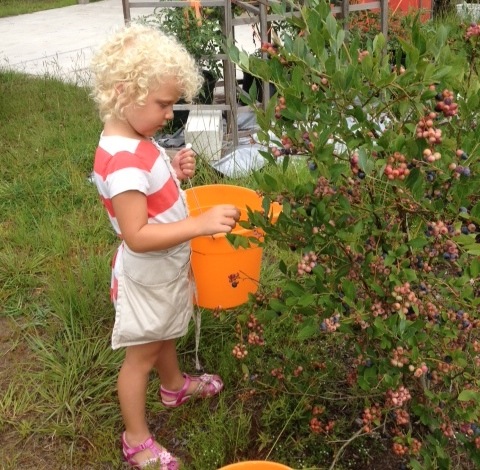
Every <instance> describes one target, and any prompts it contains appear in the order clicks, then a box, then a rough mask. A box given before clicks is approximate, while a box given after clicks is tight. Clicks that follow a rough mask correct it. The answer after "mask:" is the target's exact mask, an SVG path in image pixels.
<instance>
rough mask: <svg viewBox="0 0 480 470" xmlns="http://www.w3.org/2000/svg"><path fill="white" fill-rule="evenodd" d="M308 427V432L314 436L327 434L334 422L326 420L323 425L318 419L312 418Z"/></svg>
mask: <svg viewBox="0 0 480 470" xmlns="http://www.w3.org/2000/svg"><path fill="white" fill-rule="evenodd" d="M309 426H310V430H311V431H312V432H313V433H314V434H328V433H329V432H331V431H332V430H333V428H334V427H335V421H333V420H328V422H327V423H323V422H322V421H320V420H319V419H318V418H316V417H313V418H312V419H311V420H310V425H309Z"/></svg>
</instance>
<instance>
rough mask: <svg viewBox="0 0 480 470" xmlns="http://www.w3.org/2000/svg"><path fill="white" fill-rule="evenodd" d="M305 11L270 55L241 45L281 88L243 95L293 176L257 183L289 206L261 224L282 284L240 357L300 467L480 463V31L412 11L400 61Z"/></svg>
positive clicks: (266, 302) (259, 300) (251, 67)
mask: <svg viewBox="0 0 480 470" xmlns="http://www.w3.org/2000/svg"><path fill="white" fill-rule="evenodd" d="M288 7H289V8H291V7H292V5H289V6H288ZM278 8H279V11H278V12H279V13H282V12H285V9H286V4H283V5H280V6H279V7H278ZM296 11H297V14H296V15H294V16H293V17H292V19H291V20H290V21H291V23H292V25H293V26H294V27H295V28H297V32H298V34H296V35H294V36H288V35H285V36H284V37H283V43H282V44H271V43H269V44H262V52H263V53H264V57H263V58H261V57H255V56H251V55H248V54H246V53H245V52H243V51H240V50H238V49H237V48H235V47H234V46H231V47H229V55H230V57H231V58H232V59H233V60H234V62H235V63H237V64H238V65H239V66H240V67H241V68H242V69H243V70H245V71H247V72H249V73H251V74H252V75H254V76H256V77H258V78H260V79H263V80H267V81H269V82H271V83H273V84H274V85H275V87H276V90H277V93H276V94H275V96H273V97H272V99H271V100H270V102H269V103H268V105H267V107H266V109H265V110H264V109H263V108H262V107H260V106H259V104H258V103H256V102H255V98H254V97H255V96H256V94H255V91H254V90H253V91H251V95H250V96H249V97H245V98H244V100H245V101H246V102H247V103H248V104H250V105H251V106H252V107H255V108H256V116H257V122H258V124H259V126H260V128H261V130H260V132H259V133H258V136H259V140H260V142H261V143H263V144H264V145H265V146H266V147H265V148H268V151H265V152H264V156H265V158H266V159H267V160H268V161H269V163H270V165H271V167H276V168H278V167H280V168H281V169H282V170H283V171H280V172H277V173H275V172H273V171H269V169H268V167H267V168H266V169H264V170H263V171H261V172H258V173H257V174H256V175H255V178H256V181H257V183H258V185H259V187H260V188H261V191H262V193H263V194H264V195H265V209H267V208H268V205H269V204H270V202H271V201H277V202H279V203H281V204H282V213H281V215H280V217H279V218H278V221H277V222H276V223H271V222H270V221H269V220H268V219H267V218H265V217H264V216H263V215H262V214H260V213H257V212H254V213H253V212H252V213H250V214H249V222H248V224H250V225H255V226H257V227H259V228H261V229H262V230H263V231H264V233H265V243H266V244H267V245H268V246H272V245H274V246H275V247H277V248H278V250H277V251H275V253H276V254H275V256H271V257H270V258H269V259H267V260H266V262H267V263H269V264H271V263H276V265H277V268H278V272H279V276H278V279H277V280H276V282H275V283H268V285H267V284H265V285H262V286H260V288H259V291H258V292H257V294H256V295H254V296H253V295H252V298H251V305H250V309H249V313H246V314H244V315H239V317H238V324H237V330H236V331H237V336H238V344H236V345H235V346H234V349H233V354H234V356H235V357H237V358H238V360H239V367H240V368H241V371H242V373H243V374H244V376H245V380H246V381H247V382H248V383H249V384H250V385H249V387H250V388H251V391H250V396H259V394H261V393H262V391H263V392H265V393H268V396H269V400H271V401H270V405H271V406H272V407H276V409H272V410H270V411H271V413H265V414H264V415H263V418H262V419H264V420H267V419H268V420H269V423H268V424H269V425H270V426H272V427H273V426H274V425H275V419H277V420H278V423H276V424H277V427H278V428H279V429H282V433H283V436H282V437H283V438H284V442H287V443H289V450H288V452H285V456H288V457H285V458H286V459H289V461H290V464H291V465H293V464H295V465H296V466H297V467H298V466H299V465H300V464H299V462H300V461H302V462H303V465H321V467H320V468H328V466H330V467H329V468H346V466H348V465H347V462H348V461H350V462H352V461H355V464H354V468H373V466H371V467H362V466H361V463H359V462H360V461H361V458H362V457H361V454H362V452H363V453H364V454H369V456H370V457H365V458H366V459H367V460H368V458H371V456H372V453H374V451H373V450H372V449H374V448H375V446H377V448H376V451H377V453H378V452H380V451H381V452H382V454H381V455H382V456H383V458H385V456H386V455H390V456H391V457H392V458H393V459H394V461H395V462H396V463H395V465H397V464H398V465H399V467H398V468H401V467H402V468H412V469H423V470H425V469H438V468H440V469H443V468H445V469H447V468H457V467H456V466H458V465H460V464H459V463H458V462H462V464H461V466H460V467H458V468H478V467H477V466H478V465H480V374H479V372H480V329H479V328H480V315H479V303H480V283H479V281H480V279H479V276H480V192H479V187H480V174H479V173H480V164H479V155H480V148H479V144H480V127H479V126H478V125H477V119H478V117H477V116H478V109H479V104H480V91H479V90H480V85H479V80H478V66H479V61H478V57H477V56H478V43H479V40H480V26H479V25H476V24H461V23H460V22H455V21H452V22H450V23H444V24H442V23H433V22H427V23H423V22H422V21H420V20H419V18H410V19H409V21H408V23H409V25H408V30H407V32H408V39H403V38H398V44H399V47H401V50H402V57H403V59H402V61H403V62H402V63H400V61H399V59H398V57H399V56H397V59H395V58H394V60H392V57H391V55H389V54H388V51H387V48H386V39H385V38H384V37H383V36H382V35H381V34H378V35H376V36H375V37H372V38H368V39H367V40H366V39H365V37H362V35H361V34H357V32H355V31H353V30H352V31H350V32H347V31H345V29H344V28H343V27H342V25H341V24H340V23H339V22H337V20H336V19H335V18H334V16H333V15H332V14H331V10H330V7H329V5H328V4H326V3H324V2H323V1H320V0H318V1H314V2H310V4H309V7H308V8H304V7H298V8H297V9H296ZM266 59H268V60H266ZM292 167H293V168H297V169H299V168H300V167H302V168H304V167H305V168H307V170H306V171H305V172H304V175H305V177H302V178H292V177H291V176H289V175H291V174H292V173H291V172H289V169H291V168H292ZM294 174H298V171H297V172H294ZM247 388H248V387H247ZM244 398H245V397H244ZM245 399H246V398H245ZM262 424H265V423H259V425H262ZM262 438H263V440H264V442H263V445H264V446H265V447H267V446H269V445H270V444H272V439H273V438H272V436H269V435H263V436H262ZM360 443H361V445H360ZM365 446H367V447H369V449H370V450H369V449H367V450H366V451H365V449H364V448H365ZM362 449H364V450H363V451H362ZM312 454H314V455H315V457H314V458H312V459H311V460H309V459H308V457H306V456H308V455H312ZM301 456H303V457H301ZM349 456H350V457H349ZM349 459H350V460H349ZM352 459H353V460H352ZM355 459H356V460H355ZM341 465H343V467H342V466H341ZM315 468H319V467H315ZM379 468H380V467H379ZM381 468H387V467H381ZM388 468H397V467H395V466H388Z"/></svg>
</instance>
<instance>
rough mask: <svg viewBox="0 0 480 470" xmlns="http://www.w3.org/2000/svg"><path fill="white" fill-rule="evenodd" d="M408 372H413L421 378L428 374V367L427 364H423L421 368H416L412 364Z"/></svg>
mask: <svg viewBox="0 0 480 470" xmlns="http://www.w3.org/2000/svg"><path fill="white" fill-rule="evenodd" d="M408 370H409V371H410V372H413V375H414V376H415V377H421V376H422V375H425V374H426V373H427V372H428V367H427V365H426V364H425V362H422V363H421V364H420V366H419V367H417V368H415V366H414V365H412V364H410V366H409V367H408Z"/></svg>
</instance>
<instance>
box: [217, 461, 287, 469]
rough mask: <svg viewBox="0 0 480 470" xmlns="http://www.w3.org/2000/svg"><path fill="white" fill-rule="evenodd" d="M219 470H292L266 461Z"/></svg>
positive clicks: (229, 466)
mask: <svg viewBox="0 0 480 470" xmlns="http://www.w3.org/2000/svg"><path fill="white" fill-rule="evenodd" d="M219 470H292V469H291V468H290V467H286V466H285V465H282V464H281V463H275V462H267V461H261V460H258V461H252V462H237V463H232V464H231V465H227V466H226V467H222V468H220V469H219Z"/></svg>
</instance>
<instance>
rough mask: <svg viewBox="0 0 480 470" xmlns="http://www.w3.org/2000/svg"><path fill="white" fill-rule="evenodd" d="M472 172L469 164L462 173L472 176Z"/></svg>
mask: <svg viewBox="0 0 480 470" xmlns="http://www.w3.org/2000/svg"><path fill="white" fill-rule="evenodd" d="M470 174H471V172H470V168H469V167H468V166H466V167H465V168H464V169H463V171H462V175H463V176H470Z"/></svg>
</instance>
